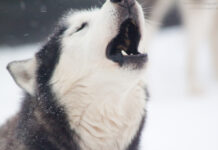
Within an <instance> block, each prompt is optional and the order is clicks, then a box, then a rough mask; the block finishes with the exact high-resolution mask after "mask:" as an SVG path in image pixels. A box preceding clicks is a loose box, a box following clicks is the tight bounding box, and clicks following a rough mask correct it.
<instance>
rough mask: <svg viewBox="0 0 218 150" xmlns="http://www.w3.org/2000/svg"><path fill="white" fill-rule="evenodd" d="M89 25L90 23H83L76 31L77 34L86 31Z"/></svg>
mask: <svg viewBox="0 0 218 150" xmlns="http://www.w3.org/2000/svg"><path fill="white" fill-rule="evenodd" d="M87 25H88V23H86V22H85V23H83V24H82V25H81V26H80V27H79V28H78V29H77V30H76V32H79V31H81V30H82V29H84V28H85V27H86V26H87Z"/></svg>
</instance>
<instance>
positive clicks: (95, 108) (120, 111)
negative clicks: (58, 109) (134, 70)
mask: <svg viewBox="0 0 218 150" xmlns="http://www.w3.org/2000/svg"><path fill="white" fill-rule="evenodd" d="M84 88H85V89H84ZM83 91H90V93H89V92H83ZM74 92H75V93H72V95H71V94H70V95H69V97H68V96H66V97H65V99H62V100H61V101H60V103H61V105H63V106H64V107H65V108H66V112H67V116H68V119H69V121H70V126H71V128H72V129H73V130H74V131H75V132H76V134H77V135H78V137H79V139H78V141H77V142H78V143H79V145H80V147H81V149H82V150H111V149H113V150H126V149H127V147H128V146H129V145H130V144H131V142H132V140H133V138H134V137H135V136H136V134H137V132H138V130H139V128H140V125H141V123H142V120H143V118H144V116H145V109H144V108H145V102H146V101H145V99H146V96H145V92H144V88H143V85H141V83H138V84H137V85H136V86H134V87H133V88H132V89H131V90H130V92H129V93H127V94H126V95H125V96H123V95H122V96H119V95H117V94H114V95H113V94H112V93H110V96H109V95H105V94H102V95H101V94H99V93H100V92H98V94H95V93H94V91H92V90H90V89H88V87H86V86H78V87H77V88H75V89H74ZM96 92H97V91H96ZM76 93H77V94H76Z"/></svg>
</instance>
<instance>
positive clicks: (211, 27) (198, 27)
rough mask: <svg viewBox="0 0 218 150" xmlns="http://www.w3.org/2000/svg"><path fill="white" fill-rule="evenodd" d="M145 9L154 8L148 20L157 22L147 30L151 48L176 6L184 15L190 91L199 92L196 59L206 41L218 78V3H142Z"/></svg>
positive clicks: (160, 0)
mask: <svg viewBox="0 0 218 150" xmlns="http://www.w3.org/2000/svg"><path fill="white" fill-rule="evenodd" d="M141 1H145V2H144V4H145V7H151V9H149V10H147V11H151V13H150V16H148V17H147V19H148V20H151V21H153V22H156V23H154V24H152V25H151V26H150V28H149V30H148V29H147V30H146V32H147V33H146V40H145V41H146V45H149V43H150V41H151V40H152V37H153V35H154V32H155V31H157V29H158V27H159V26H158V23H160V22H162V20H163V18H164V17H165V16H166V14H167V13H168V12H169V10H170V9H171V8H172V7H173V6H175V5H176V6H177V8H178V9H179V11H180V14H181V16H182V20H183V24H184V28H185V31H186V35H187V48H188V54H187V58H188V59H187V77H188V83H189V85H188V87H189V90H190V91H191V92H199V90H200V88H201V86H200V85H199V81H198V80H197V78H198V76H197V72H196V70H197V69H196V56H197V54H198V52H197V51H198V49H199V48H200V47H201V46H202V45H201V44H202V43H204V42H205V41H207V42H208V43H209V48H210V49H211V54H212V58H213V64H214V65H213V66H214V70H215V71H214V72H215V76H216V78H217V79H218V29H217V27H218V9H217V8H218V0H185V1H184V0H141Z"/></svg>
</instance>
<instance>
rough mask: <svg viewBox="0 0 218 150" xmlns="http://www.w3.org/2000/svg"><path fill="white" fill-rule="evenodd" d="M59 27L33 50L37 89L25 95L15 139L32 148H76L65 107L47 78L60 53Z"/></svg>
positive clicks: (62, 29) (60, 31) (43, 149)
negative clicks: (35, 63)
mask: <svg viewBox="0 0 218 150" xmlns="http://www.w3.org/2000/svg"><path fill="white" fill-rule="evenodd" d="M65 30H66V27H61V28H60V29H58V30H57V32H56V33H55V34H54V35H53V36H52V37H51V39H50V40H49V41H48V43H47V44H46V45H45V46H44V47H43V48H42V49H41V50H40V51H39V52H38V53H37V54H36V58H37V62H38V65H39V67H38V70H37V93H36V96H35V97H31V96H30V95H26V99H25V101H24V104H23V108H22V112H21V115H20V116H22V118H20V121H19V125H18V131H19V132H18V133H19V134H18V139H21V140H22V142H24V143H25V145H26V146H27V148H28V149H31V150H79V146H78V145H77V144H76V142H75V140H74V139H75V137H76V134H75V133H74V131H72V130H71V129H70V126H69V123H68V121H67V117H66V114H65V112H64V109H63V108H62V107H61V106H60V105H58V103H57V100H56V97H55V96H54V94H53V93H52V90H51V88H50V85H49V80H50V78H51V77H52V74H53V71H54V69H55V66H56V64H57V63H58V61H59V57H60V54H61V45H60V42H59V40H60V38H61V36H62V34H63V33H64V31H65Z"/></svg>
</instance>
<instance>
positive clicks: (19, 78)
mask: <svg viewBox="0 0 218 150" xmlns="http://www.w3.org/2000/svg"><path fill="white" fill-rule="evenodd" d="M36 67H37V64H36V60H35V58H33V59H28V60H24V61H14V62H11V63H9V64H8V66H7V69H8V71H9V72H10V74H11V76H12V77H13V79H14V81H15V82H16V83H17V85H18V86H19V87H21V88H22V89H24V90H25V91H26V92H27V93H29V94H31V95H34V93H35V92H34V91H35V85H36V84H35V83H36V75H35V73H36Z"/></svg>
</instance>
